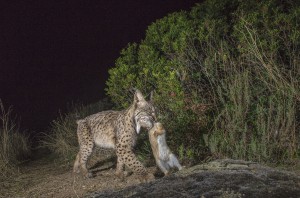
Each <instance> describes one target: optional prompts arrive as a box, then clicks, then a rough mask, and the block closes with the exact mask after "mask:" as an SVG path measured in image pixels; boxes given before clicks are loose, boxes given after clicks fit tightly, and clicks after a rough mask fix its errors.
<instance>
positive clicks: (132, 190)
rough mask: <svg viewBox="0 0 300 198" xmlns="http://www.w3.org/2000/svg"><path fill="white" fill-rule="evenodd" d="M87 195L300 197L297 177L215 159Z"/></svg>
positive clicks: (293, 174)
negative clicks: (118, 188)
mask: <svg viewBox="0 0 300 198" xmlns="http://www.w3.org/2000/svg"><path fill="white" fill-rule="evenodd" d="M86 197H93V198H96V197H201V198H209V197H223V198H225V197H226V198H235V197H253V198H254V197H255V198H257V197H264V198H265V197H270V198H271V197H272V198H274V197H280V198H283V197H284V198H287V197H290V198H292V197H293V198H299V197H300V176H299V175H298V174H295V173H293V172H287V171H279V170H275V169H272V168H269V167H265V166H261V165H259V164H256V163H252V162H246V161H239V160H229V159H225V160H216V161H212V162H209V163H206V164H200V165H196V166H193V167H190V168H187V169H185V170H183V171H180V172H178V173H176V174H173V175H170V176H168V177H164V178H161V179H157V180H155V181H153V182H150V183H148V184H142V185H136V186H131V187H127V188H125V189H122V190H119V191H115V190H109V191H104V192H95V193H92V194H90V195H88V196H86Z"/></svg>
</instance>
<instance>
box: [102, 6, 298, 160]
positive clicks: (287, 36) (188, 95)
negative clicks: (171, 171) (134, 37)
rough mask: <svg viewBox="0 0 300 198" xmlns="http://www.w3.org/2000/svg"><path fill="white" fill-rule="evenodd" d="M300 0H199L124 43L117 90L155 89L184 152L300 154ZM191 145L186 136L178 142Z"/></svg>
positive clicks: (124, 97) (171, 135)
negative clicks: (189, 9)
mask: <svg viewBox="0 0 300 198" xmlns="http://www.w3.org/2000/svg"><path fill="white" fill-rule="evenodd" d="M299 19H300V4H299V2H296V1H287V2H282V1H278V0H268V1H262V2H257V1H254V0H250V1H238V0H233V1H229V0H226V1H222V2H220V1H216V0H207V1H205V2H203V3H202V4H197V5H196V6H194V7H193V8H192V9H191V11H189V12H183V11H182V12H176V13H172V14H169V15H168V16H166V17H164V18H162V19H159V20H157V21H156V22H154V23H153V24H151V25H150V26H149V27H148V29H147V31H146V37H145V39H144V40H142V41H141V42H140V43H139V44H137V43H134V44H129V45H128V46H127V48H125V49H123V50H122V52H121V56H120V57H119V58H118V59H117V61H116V64H115V67H114V68H112V69H111V70H110V71H109V73H110V77H109V79H108V81H107V85H108V88H107V94H108V95H109V96H110V97H111V98H112V100H113V101H114V102H115V103H116V104H117V105H118V106H120V107H126V106H128V104H129V101H131V97H129V95H130V94H129V90H130V88H131V87H137V88H139V89H141V90H142V91H143V92H144V93H149V92H150V91H151V90H153V89H154V90H155V95H154V96H155V105H156V107H157V108H158V112H159V120H160V121H161V122H163V123H164V125H165V127H166V128H167V133H168V135H167V137H168V143H169V144H170V147H171V149H173V150H175V151H176V152H178V153H179V155H180V157H181V158H184V157H188V158H198V159H199V158H200V159H201V158H203V157H205V156H204V155H205V152H199V150H205V147H207V148H209V150H210V152H211V154H213V155H214V156H217V157H220V156H224V157H231V158H240V159H246V160H255V161H264V162H279V163H280V162H283V163H284V162H293V161H294V160H295V159H299V153H300V152H299V149H300V146H299V145H300V144H299V141H300V140H299V131H300V122H299V120H300V119H299V116H300V112H299V109H300V108H299V101H300V90H299V87H300V86H299V81H300V69H299V68H300V67H299V60H300V51H299V47H300V46H299V44H300V31H299V30H300V27H299V24H300V23H299ZM178 145H181V146H178Z"/></svg>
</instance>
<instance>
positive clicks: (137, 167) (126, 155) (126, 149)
mask: <svg viewBox="0 0 300 198" xmlns="http://www.w3.org/2000/svg"><path fill="white" fill-rule="evenodd" d="M116 148H117V157H118V159H120V162H121V163H120V164H119V166H118V167H117V168H119V169H117V171H118V172H117V173H119V174H120V172H121V171H123V169H121V164H125V165H126V166H127V167H128V168H130V169H131V170H132V171H133V172H134V173H135V174H137V175H138V176H139V180H140V181H150V180H152V179H154V176H153V174H151V173H148V171H147V169H146V168H145V167H144V166H143V164H142V163H141V162H140V161H138V159H137V158H136V156H135V154H134V152H133V151H132V149H131V147H130V146H128V145H122V143H118V144H117V145H116ZM118 163H119V161H118ZM122 175H123V172H122Z"/></svg>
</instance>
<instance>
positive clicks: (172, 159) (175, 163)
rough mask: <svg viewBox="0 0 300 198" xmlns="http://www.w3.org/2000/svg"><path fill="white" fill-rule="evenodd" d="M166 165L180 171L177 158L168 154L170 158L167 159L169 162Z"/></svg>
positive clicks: (180, 167)
mask: <svg viewBox="0 0 300 198" xmlns="http://www.w3.org/2000/svg"><path fill="white" fill-rule="evenodd" d="M168 164H169V165H170V166H171V167H177V168H178V170H181V169H182V166H181V165H180V163H179V161H178V159H177V157H176V156H175V155H174V154H173V153H172V154H170V158H169V161H168Z"/></svg>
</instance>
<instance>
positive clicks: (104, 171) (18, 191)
mask: <svg viewBox="0 0 300 198" xmlns="http://www.w3.org/2000/svg"><path fill="white" fill-rule="evenodd" d="M115 164H116V160H115V157H114V155H112V154H111V153H108V154H106V155H102V157H101V158H99V157H98V158H96V157H92V159H91V160H90V163H89V166H90V169H91V170H92V172H93V175H94V177H93V178H91V179H87V178H84V177H83V176H82V175H81V174H73V172H72V164H71V163H70V164H63V165H59V164H56V163H55V160H54V161H53V160H49V159H47V158H42V159H38V160H35V161H31V162H29V163H27V164H26V165H23V167H21V169H20V172H21V174H17V175H18V176H15V177H10V178H7V179H5V180H3V179H1V180H0V197H30V198H31V197H82V196H84V195H86V194H88V193H91V192H94V191H102V190H108V189H110V190H113V189H115V190H118V189H122V188H124V187H127V186H132V185H136V184H139V183H140V182H139V181H138V179H137V178H136V177H135V176H134V175H130V176H128V177H127V178H126V179H125V181H120V179H119V178H117V177H116V176H115V174H114V172H115ZM148 170H149V171H151V172H153V173H154V172H155V171H156V168H155V167H148Z"/></svg>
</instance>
